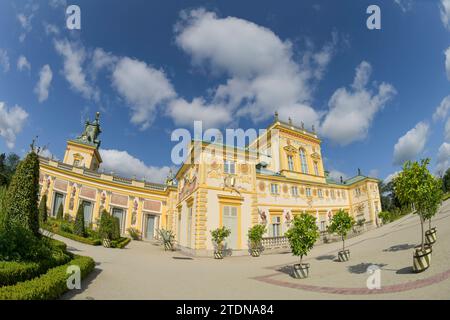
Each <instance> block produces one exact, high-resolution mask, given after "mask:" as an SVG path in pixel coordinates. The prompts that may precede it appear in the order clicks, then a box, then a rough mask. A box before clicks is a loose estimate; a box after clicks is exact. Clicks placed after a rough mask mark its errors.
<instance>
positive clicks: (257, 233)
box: [248, 224, 266, 249]
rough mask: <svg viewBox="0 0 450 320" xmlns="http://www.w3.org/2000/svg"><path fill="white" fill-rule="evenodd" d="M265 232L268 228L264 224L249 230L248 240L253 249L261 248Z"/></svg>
mask: <svg viewBox="0 0 450 320" xmlns="http://www.w3.org/2000/svg"><path fill="white" fill-rule="evenodd" d="M265 232H266V226H264V225H262V224H256V225H254V226H253V227H251V228H250V229H249V230H248V239H249V240H250V247H251V248H252V249H258V248H259V247H260V246H261V240H262V237H263V235H264V233H265Z"/></svg>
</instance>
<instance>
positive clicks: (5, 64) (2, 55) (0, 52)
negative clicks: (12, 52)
mask: <svg viewBox="0 0 450 320" xmlns="http://www.w3.org/2000/svg"><path fill="white" fill-rule="evenodd" d="M0 67H1V68H2V69H3V72H5V73H6V72H8V71H9V67H10V65H9V56H8V52H7V51H6V50H4V49H2V48H0Z"/></svg>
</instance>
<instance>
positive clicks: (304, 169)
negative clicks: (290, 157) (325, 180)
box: [300, 149, 308, 173]
mask: <svg viewBox="0 0 450 320" xmlns="http://www.w3.org/2000/svg"><path fill="white" fill-rule="evenodd" d="M300 163H301V165H302V173H308V162H307V160H306V153H305V150H303V149H300Z"/></svg>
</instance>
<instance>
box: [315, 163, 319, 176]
mask: <svg viewBox="0 0 450 320" xmlns="http://www.w3.org/2000/svg"><path fill="white" fill-rule="evenodd" d="M314 174H315V175H316V176H318V175H319V165H318V164H317V161H314Z"/></svg>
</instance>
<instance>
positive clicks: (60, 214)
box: [56, 203, 64, 220]
mask: <svg viewBox="0 0 450 320" xmlns="http://www.w3.org/2000/svg"><path fill="white" fill-rule="evenodd" d="M56 219H58V220H63V219H64V207H63V204H62V203H61V204H60V205H59V207H58V212H57V213H56Z"/></svg>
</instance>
